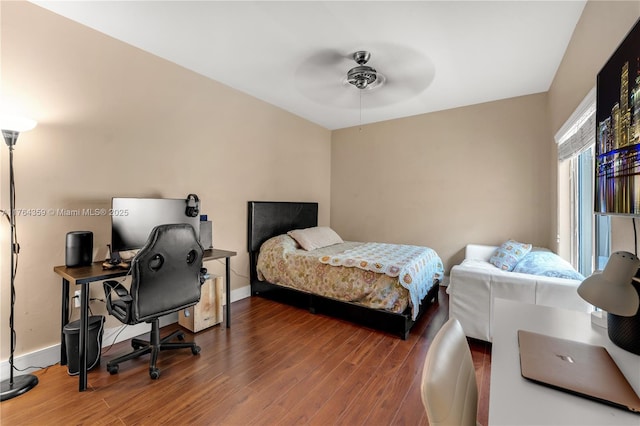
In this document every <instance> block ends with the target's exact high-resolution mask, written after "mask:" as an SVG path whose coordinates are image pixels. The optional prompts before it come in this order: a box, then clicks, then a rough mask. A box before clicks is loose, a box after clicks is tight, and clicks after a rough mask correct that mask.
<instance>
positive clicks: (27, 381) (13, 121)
mask: <svg viewBox="0 0 640 426" xmlns="http://www.w3.org/2000/svg"><path fill="white" fill-rule="evenodd" d="M35 126H36V122H35V121H33V120H30V119H27V118H23V117H16V116H0V129H2V136H3V137H4V141H5V142H6V143H7V146H8V147H9V214H8V215H7V212H6V211H3V212H2V213H4V215H5V216H8V218H9V223H10V227H11V313H10V316H9V327H11V336H10V338H11V353H10V355H9V369H10V372H9V378H8V379H6V380H3V381H2V386H1V390H2V393H1V395H0V401H4V400H7V399H11V398H13V397H16V396H19V395H22V394H23V393H25V392H27V391H29V390H31V389H32V388H33V387H34V386H36V385H37V384H38V378H37V377H36V376H34V375H32V374H25V375H22V376H18V377H15V378H14V377H13V370H14V368H13V353H14V351H15V346H16V332H15V328H14V324H13V318H14V305H15V299H16V289H15V278H16V256H17V254H18V252H19V250H20V246H19V245H18V242H17V241H16V218H15V203H16V194H15V184H14V176H13V147H14V146H15V144H16V142H17V141H18V136H19V135H20V132H26V131H27V130H31V129H33V128H34V127H35Z"/></svg>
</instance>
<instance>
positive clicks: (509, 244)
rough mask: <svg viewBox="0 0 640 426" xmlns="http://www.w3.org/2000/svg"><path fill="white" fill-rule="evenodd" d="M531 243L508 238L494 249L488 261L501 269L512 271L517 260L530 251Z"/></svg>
mask: <svg viewBox="0 0 640 426" xmlns="http://www.w3.org/2000/svg"><path fill="white" fill-rule="evenodd" d="M531 247H532V246H531V244H524V243H519V242H518V241H514V240H508V241H506V242H505V243H503V244H502V245H501V246H500V247H498V248H497V249H496V251H495V252H494V253H493V255H492V256H491V258H490V259H489V263H491V264H492V265H493V266H495V267H496V268H500V269H502V270H503V271H513V268H515V267H516V265H517V264H518V262H520V261H521V260H522V258H523V257H525V256H526V255H527V253H529V252H530V251H531Z"/></svg>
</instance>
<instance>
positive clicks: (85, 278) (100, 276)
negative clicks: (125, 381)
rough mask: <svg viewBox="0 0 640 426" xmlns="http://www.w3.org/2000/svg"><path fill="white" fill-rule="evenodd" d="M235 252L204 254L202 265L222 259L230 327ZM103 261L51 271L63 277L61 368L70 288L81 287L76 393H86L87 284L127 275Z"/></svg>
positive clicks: (124, 270) (64, 351)
mask: <svg viewBox="0 0 640 426" xmlns="http://www.w3.org/2000/svg"><path fill="white" fill-rule="evenodd" d="M236 254H237V253H236V252H235V251H228V250H219V249H208V250H205V251H204V257H203V261H205V262H206V261H208V260H216V259H225V288H226V300H227V309H226V311H227V312H226V324H227V328H229V327H231V265H230V261H231V259H230V258H231V257H232V256H235V255H236ZM102 263H103V262H102V261H100V262H93V263H92V264H91V266H82V267H78V268H68V267H66V266H64V265H62V266H56V267H54V268H53V271H54V272H55V273H56V274H58V275H60V276H61V277H62V312H61V321H60V365H66V364H67V348H66V343H65V338H64V326H65V325H67V323H68V322H69V299H70V294H69V285H70V284H71V283H72V284H74V285H80V286H81V287H80V341H79V364H80V365H79V370H80V373H79V375H78V378H79V384H78V390H79V391H81V392H82V391H84V390H86V389H87V339H88V326H89V284H91V283H92V282H96V281H104V280H109V279H114V278H118V277H123V276H125V275H127V273H128V272H129V271H128V270H126V269H111V270H105V269H103V268H102Z"/></svg>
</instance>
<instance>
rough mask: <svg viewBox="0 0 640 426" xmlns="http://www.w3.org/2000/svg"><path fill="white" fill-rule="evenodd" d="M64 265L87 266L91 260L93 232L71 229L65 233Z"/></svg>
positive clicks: (71, 266) (70, 266)
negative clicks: (71, 230)
mask: <svg viewBox="0 0 640 426" xmlns="http://www.w3.org/2000/svg"><path fill="white" fill-rule="evenodd" d="M65 248H66V249H65V265H67V267H69V268H73V267H76V266H89V265H91V262H92V261H93V232H90V231H73V232H69V233H67V241H66V246H65Z"/></svg>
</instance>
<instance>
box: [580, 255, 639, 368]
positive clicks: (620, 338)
mask: <svg viewBox="0 0 640 426" xmlns="http://www.w3.org/2000/svg"><path fill="white" fill-rule="evenodd" d="M638 268H640V259H638V257H636V256H635V255H633V254H631V253H628V252H626V251H617V252H615V253H613V254H612V255H611V257H609V261H608V262H607V265H606V266H605V268H604V271H602V273H598V272H596V273H594V274H593V275H591V276H590V277H589V278H587V279H585V280H584V281H583V282H582V284H580V286H579V287H578V294H579V295H580V296H581V297H582V298H583V299H584V300H586V301H587V302H589V303H591V304H592V305H594V306H597V307H598V308H600V309H602V310H604V311H606V312H607V329H608V333H609V339H611V341H612V342H613V343H615V344H616V345H618V346H619V347H621V348H622V349H624V350H627V351H629V352H632V353H635V354H638V355H640V313H639V312H638V307H639V306H640V297H639V295H638V286H637V282H635V281H634V277H635V275H636V273H637V272H638Z"/></svg>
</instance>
